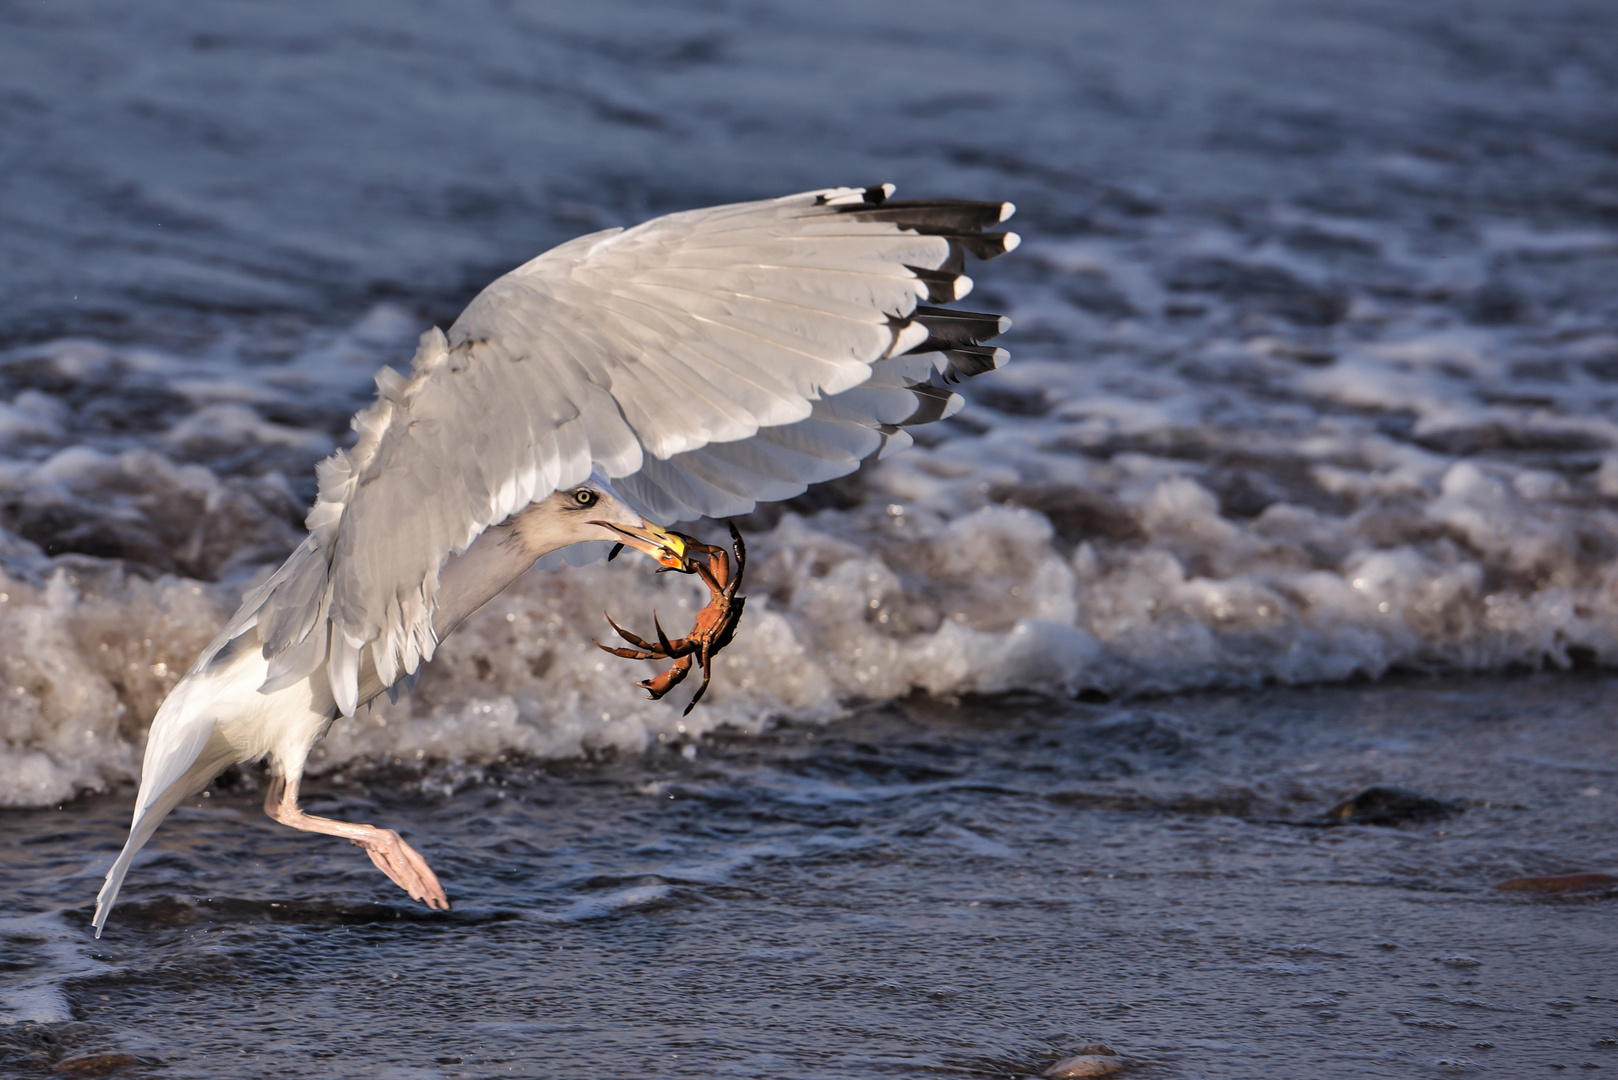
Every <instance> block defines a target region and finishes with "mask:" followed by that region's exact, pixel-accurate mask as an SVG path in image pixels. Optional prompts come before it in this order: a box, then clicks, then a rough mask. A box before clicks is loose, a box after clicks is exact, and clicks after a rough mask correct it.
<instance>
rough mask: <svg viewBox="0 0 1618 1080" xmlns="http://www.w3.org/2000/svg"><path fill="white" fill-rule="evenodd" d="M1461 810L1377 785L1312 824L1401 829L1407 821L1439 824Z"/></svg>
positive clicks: (1351, 798) (1453, 804) (1451, 803)
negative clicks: (1376, 826) (1398, 827)
mask: <svg viewBox="0 0 1618 1080" xmlns="http://www.w3.org/2000/svg"><path fill="white" fill-rule="evenodd" d="M1462 810H1463V807H1462V806H1461V805H1460V804H1459V803H1453V802H1445V801H1444V800H1443V799H1435V798H1433V797H1432V796H1431V795H1423V794H1421V793H1420V792H1418V791H1408V790H1406V789H1404V788H1398V787H1387V786H1385V785H1382V784H1376V785H1373V786H1372V787H1368V788H1366V789H1365V790H1363V791H1359V792H1356V793H1354V794H1353V795H1350V796H1349V797H1348V798H1346V799H1344V800H1342V801H1341V802H1339V803H1337V804H1336V805H1335V806H1333V807H1332V808H1331V809H1330V810H1327V811H1326V812H1325V813H1323V814H1319V815H1316V817H1315V818H1314V821H1315V822H1317V823H1319V824H1322V825H1402V824H1404V823H1405V822H1409V821H1442V820H1443V819H1445V818H1448V817H1453V816H1454V815H1456V814H1459V813H1461V811H1462Z"/></svg>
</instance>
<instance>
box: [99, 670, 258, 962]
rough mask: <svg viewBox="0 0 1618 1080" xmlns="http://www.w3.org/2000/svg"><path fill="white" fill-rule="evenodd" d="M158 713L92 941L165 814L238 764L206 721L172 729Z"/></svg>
mask: <svg viewBox="0 0 1618 1080" xmlns="http://www.w3.org/2000/svg"><path fill="white" fill-rule="evenodd" d="M164 704H165V709H160V710H159V711H158V717H157V719H156V720H155V721H153V723H152V731H151V734H150V735H149V736H148V738H147V743H146V760H145V762H144V764H143V766H142V768H141V784H140V793H139V794H138V795H137V796H136V797H135V816H134V818H133V820H131V821H130V823H129V839H128V840H127V841H125V842H124V849H123V851H121V852H119V853H118V858H117V860H116V861H114V862H113V864H112V869H111V870H108V871H107V880H106V882H105V883H104V884H103V885H102V886H101V891H100V892H99V893H97V894H96V911H95V917H94V919H92V920H91V921H92V924H93V925H94V927H95V935H96V937H100V936H101V928H102V927H103V926H104V925H106V922H107V916H108V915H110V914H111V913H112V905H113V903H114V902H115V901H117V899H118V890H119V889H120V888H122V886H123V883H124V875H126V874H128V873H129V867H130V864H131V863H132V862H133V861H134V859H135V856H136V854H137V853H139V851H140V849H141V848H143V847H145V846H146V841H148V840H150V839H151V838H152V834H153V833H154V832H156V831H157V827H158V826H159V825H161V824H162V823H163V819H164V818H166V817H168V816H169V812H170V811H172V810H173V809H174V808H175V807H176V806H178V805H180V803H181V802H182V801H183V800H184V799H185V798H186V796H188V795H192V794H195V793H196V792H198V791H200V790H202V789H203V788H205V787H207V786H208V782H209V781H211V780H212V779H213V778H214V777H215V776H218V775H219V772H220V770H222V769H223V768H224V767H225V766H226V765H229V764H230V763H231V762H233V761H235V760H236V759H237V754H236V753H235V749H234V747H232V746H231V745H230V744H229V743H228V742H226V741H225V739H224V738H223V736H221V735H219V734H218V733H217V732H216V731H215V730H214V723H213V721H212V720H211V719H209V720H202V721H200V722H199V721H196V720H191V721H190V722H181V723H176V722H174V719H173V717H172V716H165V715H164V713H165V711H166V708H167V704H168V703H167V702H165V703H164Z"/></svg>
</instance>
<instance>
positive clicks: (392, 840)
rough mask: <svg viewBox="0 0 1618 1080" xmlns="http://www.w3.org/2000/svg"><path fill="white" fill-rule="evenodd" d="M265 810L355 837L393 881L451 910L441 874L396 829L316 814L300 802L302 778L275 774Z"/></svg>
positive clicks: (308, 828) (284, 820)
mask: <svg viewBox="0 0 1618 1080" xmlns="http://www.w3.org/2000/svg"><path fill="white" fill-rule="evenodd" d="M264 812H265V813H266V814H268V815H270V818H271V820H274V821H279V822H280V823H281V824H282V825H288V826H290V827H292V828H294V829H302V830H303V831H304V832H313V833H325V834H326V835H327V836H341V837H342V838H344V839H345V840H352V841H353V842H354V844H355V845H356V846H358V847H362V848H364V849H365V853H366V854H367V855H369V856H370V857H371V861H372V862H373V863H375V864H376V868H377V869H378V870H380V871H382V872H383V873H384V874H386V875H388V878H389V879H390V880H392V882H393V883H394V884H395V885H397V886H399V888H401V889H403V890H404V891H405V892H407V893H409V894H410V898H411V899H412V900H420V901H421V902H422V903H424V904H426V905H427V906H428V907H430V908H437V909H439V910H442V911H448V910H449V899H448V898H447V897H445V895H444V887H443V886H442V885H440V884H439V883H438V875H436V874H434V873H433V871H432V868H431V867H430V866H428V865H427V860H426V859H423V858H422V857H421V856H420V855H418V854H416V849H415V848H413V847H411V846H410V845H409V844H407V843H405V842H404V841H403V840H401V839H399V834H398V833H396V832H394V831H393V830H392V829H379V828H377V827H376V826H375V825H352V824H350V823H348V822H346V821H333V820H332V819H331V818H322V817H313V816H311V815H309V814H306V813H304V812H303V810H302V809H300V808H299V806H298V780H297V779H293V780H292V781H291V782H290V783H289V782H288V781H287V779H286V777H284V776H276V777H272V778H271V780H270V790H269V792H268V793H266V794H265V796H264Z"/></svg>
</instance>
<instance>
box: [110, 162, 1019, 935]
mask: <svg viewBox="0 0 1618 1080" xmlns="http://www.w3.org/2000/svg"><path fill="white" fill-rule="evenodd" d="M893 191H894V188H893V185H891V184H883V185H880V186H877V187H859V188H829V189H825V190H821V191H811V192H805V193H802V194H798V195H789V196H786V197H784V198H779V199H768V200H762V201H756V202H744V203H735V204H731V205H727V206H716V207H710V208H707V209H702V210H691V211H686V212H683V213H676V214H669V215H667V216H664V217H659V218H654V219H652V220H650V221H647V222H645V223H643V224H641V225H638V226H636V227H634V228H630V229H621V228H619V229H607V230H605V231H603V232H596V233H591V234H589V235H587V236H581V237H579V238H577V239H575V240H572V241H570V242H568V243H565V244H562V245H561V246H559V247H556V248H552V249H551V250H550V251H547V252H545V253H544V254H543V255H540V256H539V257H537V258H535V259H533V260H531V261H529V262H527V263H524V264H523V265H522V266H519V267H518V268H517V269H515V270H513V271H511V272H510V273H508V274H506V275H504V276H503V277H500V278H498V279H497V280H495V281H494V282H493V283H492V284H491V285H489V286H488V287H487V288H486V289H484V290H483V291H482V292H481V293H480V294H478V296H477V297H476V298H474V299H473V300H472V302H471V304H469V305H468V306H467V308H466V310H465V311H464V312H462V313H461V315H460V317H459V318H458V319H456V320H455V323H454V324H453V325H452V326H451V327H450V328H449V331H448V332H447V333H446V332H444V331H442V330H440V329H437V328H433V329H430V330H428V331H427V332H426V333H424V334H422V335H421V340H420V344H419V347H418V348H417V350H416V355H415V359H414V362H413V364H412V366H411V370H410V374H409V375H408V376H405V375H401V374H399V373H398V372H396V371H394V370H393V369H392V368H388V367H384V368H383V369H382V370H381V371H380V372H378V373H377V376H376V386H377V399H376V402H375V403H374V404H372V405H371V406H369V407H368V408H366V409H364V410H363V411H361V412H360V413H359V414H358V415H357V416H355V417H354V421H353V427H354V430H355V431H356V432H357V434H358V438H357V440H356V442H355V445H354V446H353V447H352V448H351V449H346V450H339V451H337V453H335V454H334V455H332V456H331V457H330V458H328V459H327V460H325V461H324V462H322V463H321V464H320V466H319V467H318V470H317V476H318V479H319V497H318V498H317V500H316V502H315V505H314V508H313V509H312V510H310V512H309V515H308V518H307V525H308V536H307V538H306V539H305V540H304V541H303V542H302V543H301V544H300V545H299V546H298V547H297V549H296V550H294V551H293V553H292V554H291V555H290V556H289V557H288V558H287V560H286V562H285V563H283V564H282V565H281V567H280V568H279V569H278V570H276V571H275V572H274V573H273V574H272V575H270V577H269V578H268V579H267V580H265V581H264V582H263V584H261V585H259V586H258V587H256V588H254V589H252V590H251V591H250V592H248V593H247V595H246V596H245V597H244V598H243V600H242V603H241V607H240V609H239V610H237V612H236V614H235V615H234V616H232V618H231V619H230V620H229V622H227V623H226V624H225V627H224V629H222V630H221V631H220V632H219V634H218V636H217V637H215V638H214V639H213V641H212V642H211V643H210V644H209V645H208V647H207V648H206V649H204V650H203V651H202V655H201V656H199V657H198V658H197V661H196V663H195V664H193V665H192V667H191V669H190V670H189V671H188V672H187V673H186V675H185V677H184V678H182V679H181V680H180V681H179V683H178V684H176V686H175V687H174V690H173V691H172V692H171V693H170V694H169V695H168V697H167V698H166V699H165V700H164V701H163V704H162V705H161V707H159V709H158V711H157V716H156V717H155V719H154V720H153V721H152V727H151V731H150V733H149V735H148V737H147V743H146V752H145V757H144V760H143V762H142V766H141V778H140V789H139V792H138V793H137V795H136V797H135V811H134V818H133V820H132V821H131V823H130V829H129V839H128V842H127V843H125V844H124V847H123V850H122V852H121V853H120V854H119V855H118V858H117V860H116V861H115V862H114V863H113V865H112V869H111V870H109V871H108V873H107V878H106V883H105V884H104V885H103V886H102V888H101V891H100V893H99V895H98V896H97V897H96V912H95V918H94V926H95V933H96V936H97V937H98V938H99V937H100V936H101V931H102V928H103V927H104V926H105V924H106V920H107V916H108V914H109V913H110V912H111V910H112V906H113V903H114V902H115V901H116V899H117V897H118V890H119V888H120V887H121V886H122V884H123V881H124V877H125V875H126V874H127V873H128V872H129V868H130V863H131V861H132V860H133V859H134V857H135V855H136V853H137V852H139V851H140V849H141V847H142V846H143V845H144V844H145V843H146V842H147V840H149V839H150V838H151V836H152V834H153V832H154V831H155V830H156V829H157V827H158V825H159V824H160V823H161V822H162V820H163V819H164V817H166V816H167V815H168V813H169V812H170V811H171V810H173V809H174V808H175V807H176V806H177V805H179V803H180V802H181V801H182V800H184V799H185V798H187V797H188V796H190V795H193V794H195V793H196V792H198V791H200V790H202V789H203V788H205V787H206V786H207V785H208V784H209V782H211V781H212V780H213V779H214V777H216V776H218V775H219V774H220V773H221V772H222V771H223V770H224V769H226V768H227V767H229V766H230V765H232V764H237V763H242V762H250V761H258V760H262V759H268V763H269V770H270V776H271V781H270V784H269V790H268V794H267V796H266V798H265V803H264V808H265V813H267V814H268V815H269V817H270V818H272V819H273V820H275V821H277V822H279V823H280V824H282V825H286V826H290V827H291V828H294V829H300V830H303V831H305V832H312V833H322V834H325V835H328V836H337V837H342V838H344V839H347V840H350V841H352V842H353V843H354V844H356V845H358V846H359V847H361V848H363V849H364V850H365V851H366V853H367V854H368V855H369V856H370V857H371V861H372V862H373V863H375V864H376V866H377V868H378V869H379V870H381V871H382V872H383V873H384V874H386V875H387V876H388V878H389V879H390V880H392V881H393V882H394V884H396V885H398V886H399V888H401V889H403V890H404V891H405V892H406V893H408V894H409V895H410V896H411V898H412V899H414V900H417V901H420V902H422V903H425V904H426V905H427V906H428V907H429V908H434V909H447V908H448V907H449V900H448V898H447V896H446V895H445V893H444V889H443V886H442V885H441V884H440V883H439V880H438V877H437V876H436V875H435V874H434V873H433V871H432V869H431V867H429V866H428V865H427V862H426V860H425V859H423V858H422V857H421V855H420V854H419V853H417V852H416V850H415V849H414V848H412V847H411V846H410V845H409V844H407V843H405V842H404V840H403V839H401V838H400V836H399V834H398V833H397V832H395V831H393V830H392V829H384V828H378V827H376V826H373V825H362V824H355V823H351V822H345V821H335V820H332V819H329V818H323V817H316V816H314V815H311V814H308V813H306V812H305V811H304V810H303V809H302V808H301V807H299V805H298V789H299V782H300V780H301V779H302V776H303V770H304V765H305V762H306V761H307V759H308V756H309V752H310V750H311V749H312V748H313V746H314V744H315V743H316V742H318V741H319V740H320V739H321V738H322V737H323V736H324V735H325V734H326V731H327V730H328V729H329V728H330V727H331V725H332V724H333V722H335V721H336V719H337V718H338V717H339V716H343V717H352V716H353V715H354V712H355V710H356V709H358V708H359V707H360V706H361V705H363V704H365V703H366V702H368V701H370V700H372V699H373V698H375V697H376V696H377V695H379V694H382V693H384V692H390V693H396V692H397V689H398V686H399V685H401V684H403V685H406V686H408V685H409V684H410V683H411V682H412V681H413V679H414V677H415V676H416V674H417V673H418V672H419V670H420V668H421V665H422V664H424V663H426V662H428V661H429V660H431V659H432V657H433V652H434V650H435V649H436V648H437V646H438V644H439V642H441V641H442V640H443V639H444V637H445V636H446V635H448V634H449V633H451V632H452V631H453V630H454V629H455V628H456V627H457V626H458V625H459V624H460V623H461V622H462V621H463V620H465V619H466V618H467V617H468V616H469V615H471V614H472V613H473V612H475V611H476V610H477V609H478V608H480V607H481V606H482V605H483V604H485V603H486V602H488V601H489V600H490V599H492V598H493V597H494V596H495V595H497V594H498V593H499V592H500V591H501V590H502V589H504V588H505V587H506V586H507V585H509V584H511V583H512V582H513V581H515V580H516V579H517V578H518V577H520V576H521V575H522V574H523V573H524V572H525V571H527V570H528V569H529V567H531V566H532V565H533V564H534V563H535V562H536V561H537V560H539V559H540V558H542V557H543V556H545V555H548V554H550V553H552V552H556V551H560V550H561V549H564V548H569V547H572V546H573V545H577V544H587V543H591V542H595V541H611V542H615V543H620V544H623V545H625V546H628V547H630V548H633V549H634V550H637V551H640V552H643V553H644V554H647V555H649V556H651V557H652V558H653V559H655V560H657V561H658V562H660V563H661V564H662V565H664V566H666V567H670V568H678V567H681V566H682V565H684V558H683V557H684V545H683V540H682V538H681V537H680V536H679V534H675V533H671V532H669V531H667V530H666V529H665V528H664V527H663V526H661V525H658V524H654V523H653V522H654V521H668V522H674V521H695V520H698V519H700V518H702V517H729V516H734V515H738V514H745V513H748V512H750V511H751V510H752V509H753V508H754V506H755V505H756V504H757V503H759V502H767V501H774V500H779V499H787V498H791V497H793V496H795V495H799V494H801V493H802V492H803V491H804V490H805V489H806V487H807V486H808V485H810V484H814V483H817V482H820V481H823V480H829V479H832V478H834V477H837V476H842V475H845V474H847V473H849V472H852V471H853V470H854V469H856V468H858V467H859V465H860V463H861V462H862V461H864V460H865V459H867V458H870V457H873V456H877V455H880V454H883V453H885V452H887V451H891V450H895V449H900V448H903V447H905V446H908V445H910V437H909V435H908V434H906V431H905V429H906V428H907V427H913V426H915V425H918V424H926V423H929V422H932V421H936V420H940V419H943V418H945V417H948V416H951V415H953V414H954V413H955V412H956V411H957V410H958V409H959V408H960V407H961V405H962V400H961V398H960V397H959V396H958V395H957V394H955V393H954V392H953V390H952V389H951V387H952V386H953V384H955V383H958V382H959V381H960V380H962V379H965V378H969V377H971V376H974V375H978V374H981V373H983V372H986V371H991V370H994V369H995V368H998V367H1000V366H1001V365H1002V364H1004V363H1005V361H1006V358H1007V354H1006V352H1005V350H1004V349H1001V348H997V347H995V346H991V345H986V344H985V342H987V341H989V340H991V339H992V338H994V337H995V336H997V335H998V334H1000V333H1002V332H1003V331H1004V330H1005V329H1006V328H1007V327H1008V326H1009V325H1010V323H1009V321H1008V320H1007V319H1005V318H1004V317H1003V316H999V315H992V314H982V313H977V312H969V311H961V310H956V309H952V308H945V307H941V306H938V305H942V304H947V303H952V302H954V301H956V300H959V299H961V298H963V297H964V296H966V295H967V293H968V292H969V291H970V289H971V287H972V281H971V279H970V278H968V277H967V276H966V275H965V274H964V273H963V270H964V266H965V256H966V255H967V254H971V255H973V256H975V257H977V258H983V259H987V258H992V257H994V256H996V255H1000V254H1002V253H1004V252H1008V251H1011V250H1012V249H1014V248H1015V247H1016V246H1017V244H1018V243H1019V240H1018V237H1017V234H1016V233H1013V232H1008V231H996V230H994V229H993V226H996V225H998V224H999V223H1001V222H1003V221H1005V220H1006V219H1007V218H1009V217H1010V216H1011V214H1012V212H1013V209H1014V207H1013V206H1012V204H1011V203H1007V202H969V201H960V200H895V199H893V198H892V195H893ZM614 553H615V554H616V550H615V552H614Z"/></svg>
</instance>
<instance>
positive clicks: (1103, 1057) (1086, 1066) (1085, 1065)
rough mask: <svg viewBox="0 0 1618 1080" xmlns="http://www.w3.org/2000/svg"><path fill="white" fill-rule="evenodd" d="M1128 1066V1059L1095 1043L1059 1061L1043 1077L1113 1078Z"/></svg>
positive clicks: (1069, 1079) (1056, 1079)
mask: <svg viewBox="0 0 1618 1080" xmlns="http://www.w3.org/2000/svg"><path fill="white" fill-rule="evenodd" d="M1126 1064H1128V1061H1127V1059H1125V1058H1121V1057H1119V1056H1118V1054H1117V1053H1116V1052H1115V1051H1114V1050H1112V1049H1111V1048H1109V1047H1106V1046H1102V1045H1100V1044H1099V1043H1093V1044H1091V1045H1090V1046H1086V1047H1085V1048H1084V1049H1083V1050H1081V1051H1079V1052H1078V1053H1077V1054H1074V1055H1073V1056H1072V1057H1066V1058H1063V1059H1062V1060H1061V1061H1058V1062H1057V1063H1056V1064H1055V1065H1052V1066H1051V1067H1050V1068H1048V1069H1046V1070H1045V1072H1044V1073H1043V1074H1042V1075H1043V1076H1046V1077H1049V1078H1050V1080H1083V1078H1084V1077H1091V1076H1111V1075H1113V1074H1114V1073H1117V1072H1122V1071H1123V1068H1124V1066H1125V1065H1126Z"/></svg>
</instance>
